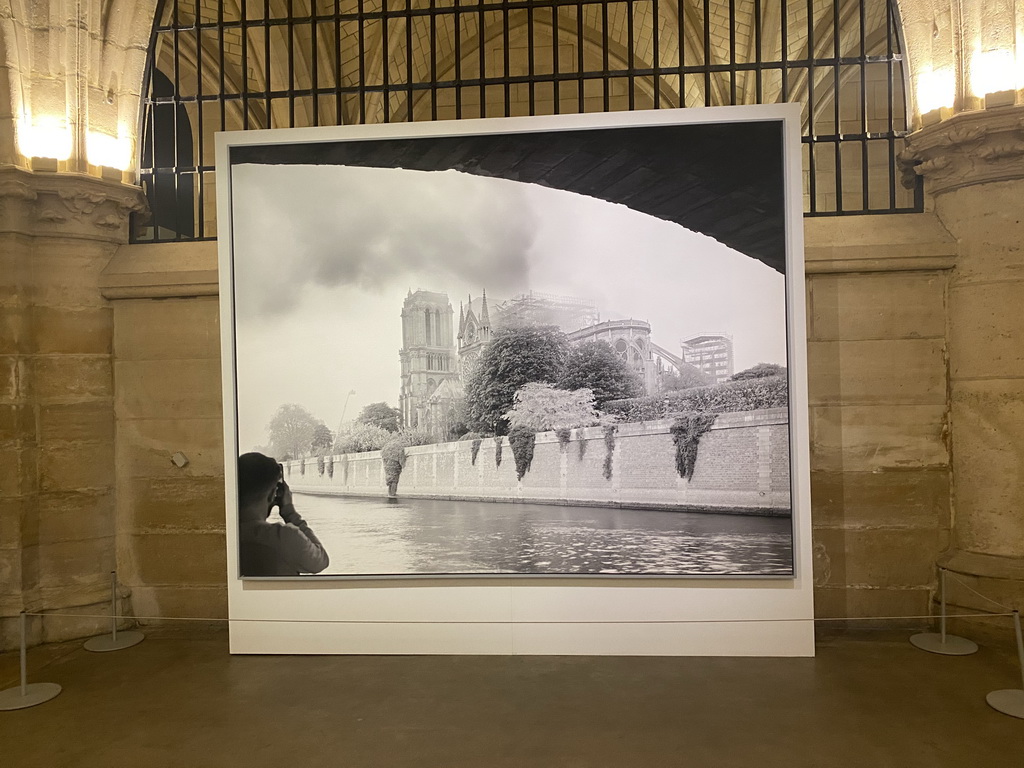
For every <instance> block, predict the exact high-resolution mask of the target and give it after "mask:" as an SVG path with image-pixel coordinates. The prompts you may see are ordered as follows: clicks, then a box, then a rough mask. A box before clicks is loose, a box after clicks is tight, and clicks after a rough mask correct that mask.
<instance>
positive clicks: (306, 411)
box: [218, 105, 810, 612]
mask: <svg viewBox="0 0 1024 768" xmlns="http://www.w3.org/2000/svg"><path fill="white" fill-rule="evenodd" d="M798 120H799V112H798V108H796V107H793V106H791V105H776V106H774V107H755V108H723V109H708V110H662V111H655V112H648V113H630V114H628V115H621V114H620V115H586V116H583V115H576V116H565V117H556V118H510V119H501V120H473V121H460V122H453V123H433V124H416V125H386V126H352V127H345V128H331V129H309V130H305V129H303V130H288V131H270V132H262V131H257V132H246V133H238V134H228V135H226V136H222V137H221V143H220V146H219V158H218V187H219V193H220V203H221V206H222V208H221V210H222V215H221V219H220V220H221V222H222V231H223V234H222V244H221V274H222V306H223V318H224V326H225V327H224V329H223V338H224V342H225V352H226V353H227V354H226V355H225V358H224V359H225V366H224V367H225V417H226V432H225V438H226V440H225V445H226V453H227V471H226V476H227V487H228V499H227V501H228V504H227V520H228V545H229V576H230V577H231V578H232V580H234V579H239V578H240V579H242V580H244V582H246V583H248V584H250V585H251V587H250V588H249V589H248V591H249V592H252V593H253V594H254V595H255V594H256V593H257V592H259V591H260V590H265V589H266V587H265V586H264V587H259V585H260V584H264V585H267V584H272V583H273V582H275V581H276V582H282V583H288V584H291V585H292V586H290V587H288V588H287V589H289V590H291V591H292V593H293V594H296V593H295V590H297V589H300V588H301V583H306V584H313V583H318V584H325V583H329V582H331V581H333V580H356V581H358V580H367V579H371V580H372V579H380V580H385V581H386V580H388V579H396V578H397V579H403V580H404V579H414V578H415V579H430V578H437V577H444V578H451V577H461V578H462V579H463V581H464V583H466V584H470V583H472V584H479V583H487V581H486V580H487V579H496V578H497V579H503V580H505V581H502V582H501V583H502V584H506V585H507V584H518V583H519V582H518V580H519V579H537V578H541V579H543V578H550V577H560V578H566V577H572V578H577V579H579V578H585V579H587V580H588V581H587V582H586V583H587V584H589V585H593V584H595V583H600V582H595V581H594V579H604V580H612V581H611V582H610V583H622V581H621V580H623V579H626V580H634V581H636V583H637V585H642V584H646V583H655V582H650V581H649V580H651V579H656V580H657V579H669V580H671V579H685V580H687V583H693V584H694V591H693V594H697V593H698V592H699V593H700V594H702V595H704V597H702V598H701V600H704V599H707V595H709V594H711V593H710V592H707V591H706V590H705V589H704V587H706V586H707V585H708V584H709V583H712V582H709V581H708V580H709V579H713V580H715V582H714V583H718V580H722V579H726V580H733V581H735V580H737V579H746V580H749V581H750V583H757V581H758V580H760V581H761V582H763V583H772V582H777V583H778V582H783V583H789V584H790V587H788V588H787V589H788V590H789V594H790V596H792V595H794V594H797V595H799V604H800V605H801V611H802V612H806V611H807V610H809V605H810V603H809V595H810V586H809V581H808V580H807V578H806V577H807V576H808V574H806V570H807V563H809V524H808V520H807V516H808V514H809V509H808V507H807V499H806V496H807V490H806V489H807V485H808V477H807V475H808V470H807V460H806V452H807V451H806V423H805V419H806V416H805V411H806V385H805V383H804V377H805V370H804V369H805V364H804V361H803V350H802V347H803V344H804V337H803V303H802V299H803V288H802V283H803V265H802V253H801V249H802V241H801V239H800V233H799V226H800V211H799V210H798V209H795V207H794V206H798V205H799V188H798V184H799V178H798V175H797V174H796V173H794V169H795V168H798V167H799V156H798V152H799V143H798V142H799V139H798V136H799V124H798ZM224 223H226V224H227V226H226V227H225V226H224ZM510 578H511V579H514V580H515V581H512V582H510V581H508V579H510ZM467 579H469V580H470V581H465V580H467ZM473 579H476V580H479V579H484V581H483V582H480V581H472V580H473ZM615 580H618V581H615ZM794 580H795V581H794ZM354 583H355V582H354ZM537 583H538V584H539V583H545V584H547V583H550V582H537ZM721 583H723V584H724V583H728V582H725V581H723V582H721ZM257 587H259V588H258V589H257ZM254 589H255V590H256V592H253V590H254ZM230 591H231V593H232V594H234V595H238V596H244V595H245V594H246V589H245V588H239V587H235V586H231V587H230ZM513 591H514V590H513ZM755 592H756V590H755ZM741 593H742V590H735V589H734V590H733V591H732V595H733V596H738V595H740V594H741ZM534 594H539V593H534ZM752 594H753V593H752ZM239 599H243V598H242V597H240V598H239ZM253 599H255V598H253ZM275 599H276V598H275ZM510 610H511V609H510ZM513 612H514V611H513Z"/></svg>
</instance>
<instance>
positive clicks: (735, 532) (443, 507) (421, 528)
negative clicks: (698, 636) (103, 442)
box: [295, 493, 793, 576]
mask: <svg viewBox="0 0 1024 768" xmlns="http://www.w3.org/2000/svg"><path fill="white" fill-rule="evenodd" d="M295 507H296V509H297V510H298V511H299V513H300V514H301V515H302V516H303V517H304V518H305V519H306V522H307V523H309V526H310V528H312V529H313V532H314V533H316V535H317V537H318V538H319V539H320V541H321V542H322V543H323V545H324V547H325V548H326V549H327V553H328V554H329V555H330V558H331V564H330V566H329V568H328V569H327V570H326V571H325V572H324V573H325V574H338V575H355V574H375V575H379V574H450V573H458V574H493V573H503V574H563V573H569V574H647V575H656V574H657V575H709V576H710V575H713V576H718V575H755V574H756V575H787V574H791V573H792V570H793V566H792V535H791V525H790V519H789V518H788V517H783V518H779V517H757V516H747V515H720V514H710V513H695V512H662V511H651V510H636V509H632V510H631V509H608V508H603V507H565V506H555V505H549V504H511V503H501V502H487V501H480V502H477V501H443V500H433V499H401V500H397V501H389V500H387V499H373V498H354V497H340V496H315V495H309V494H299V493H296V494H295Z"/></svg>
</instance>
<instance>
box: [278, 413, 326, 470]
mask: <svg viewBox="0 0 1024 768" xmlns="http://www.w3.org/2000/svg"><path fill="white" fill-rule="evenodd" d="M320 423H321V422H320V421H319V419H317V418H316V417H315V416H313V414H311V413H310V412H309V411H307V410H306V409H305V408H303V407H302V406H301V405H296V404H295V403H287V404H285V405H282V406H281V407H280V408H278V409H277V413H275V414H274V417H273V418H272V419H271V420H270V423H269V424H268V425H267V431H269V432H270V447H271V449H272V450H273V453H274V455H275V456H278V457H282V456H284V455H288V456H291V457H292V458H295V459H301V458H302V457H304V456H308V455H309V452H310V446H311V445H312V444H313V434H314V432H315V431H316V428H317V425H318V424H320Z"/></svg>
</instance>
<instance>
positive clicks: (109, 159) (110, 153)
mask: <svg viewBox="0 0 1024 768" xmlns="http://www.w3.org/2000/svg"><path fill="white" fill-rule="evenodd" d="M85 154H86V158H87V159H88V160H89V163H90V164H91V165H98V166H105V167H107V168H117V169H118V170H120V171H126V170H128V169H129V168H130V167H131V164H132V143H131V140H130V139H128V138H127V136H120V137H118V136H110V135H108V134H106V133H100V132H99V131H89V132H88V133H86V134H85Z"/></svg>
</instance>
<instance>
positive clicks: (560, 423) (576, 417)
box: [505, 383, 598, 432]
mask: <svg viewBox="0 0 1024 768" xmlns="http://www.w3.org/2000/svg"><path fill="white" fill-rule="evenodd" d="M515 403H516V404H515V407H513V408H512V410H510V411H509V412H508V413H506V414H505V419H506V420H507V421H508V423H509V426H510V427H511V428H512V429H520V428H523V429H528V430H531V431H533V432H546V431H548V430H552V429H575V428H576V427H589V426H593V425H594V424H597V421H598V417H597V410H596V409H595V407H594V393H593V392H591V391H590V390H589V389H575V390H571V391H569V390H565V389H555V388H554V387H553V386H551V385H550V384H537V383H533V384H525V385H523V387H522V388H521V389H520V390H519V391H518V392H516V394H515Z"/></svg>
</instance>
